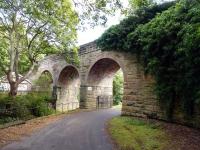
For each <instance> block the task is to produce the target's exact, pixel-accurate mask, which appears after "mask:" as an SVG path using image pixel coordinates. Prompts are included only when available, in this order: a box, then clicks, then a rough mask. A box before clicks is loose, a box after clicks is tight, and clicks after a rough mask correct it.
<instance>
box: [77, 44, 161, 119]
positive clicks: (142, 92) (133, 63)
mask: <svg viewBox="0 0 200 150" xmlns="http://www.w3.org/2000/svg"><path fill="white" fill-rule="evenodd" d="M103 59H110V60H113V61H114V62H115V63H113V67H112V66H109V65H108V64H106V63H104V64H105V65H104V66H103V65H102V66H101V65H97V66H101V67H105V68H107V67H109V69H110V70H111V73H109V74H107V75H111V76H113V75H114V74H115V73H116V71H117V70H118V69H120V68H121V69H122V71H123V74H124V96H123V101H122V104H123V107H122V114H123V115H132V116H138V117H154V118H162V112H161V111H160V108H159V105H158V101H157V99H156V96H155V94H154V93H153V92H152V91H153V88H152V86H153V79H152V78H150V77H145V76H144V72H143V68H142V67H141V65H140V64H139V62H138V61H137V59H136V56H134V55H132V54H129V53H121V52H120V53H119V52H115V51H104V52H102V51H100V50H99V49H97V48H96V45H95V43H89V44H86V45H83V46H82V47H81V48H80V62H81V63H80V64H81V66H80V73H81V101H80V103H81V107H82V108H94V107H96V99H97V96H98V95H100V93H101V95H106V94H107V93H104V91H105V92H106V91H108V93H109V94H111V95H112V79H108V80H110V82H109V81H106V82H105V83H107V84H108V85H109V86H108V85H106V86H105V87H109V88H108V89H107V90H102V89H101V87H104V84H100V86H94V85H95V84H94V82H96V81H95V79H94V80H92V81H93V82H92V84H91V78H90V77H91V76H90V74H91V72H93V71H92V69H94V66H95V65H96V64H97V63H98V62H100V61H102V60H103ZM110 63H111V61H110ZM102 64H103V63H102ZM116 64H118V66H119V67H118V68H117V69H116ZM98 69H99V70H100V71H98ZM96 70H97V71H96V73H97V75H96V76H92V77H95V78H96V80H102V79H101V78H98V75H99V74H101V73H100V72H101V71H105V72H106V71H107V70H106V69H104V68H103V69H102V68H96ZM112 71H113V72H112ZM107 72H108V71H107ZM93 74H95V71H94V72H93ZM110 78H112V77H110ZM105 79H106V76H105Z"/></svg>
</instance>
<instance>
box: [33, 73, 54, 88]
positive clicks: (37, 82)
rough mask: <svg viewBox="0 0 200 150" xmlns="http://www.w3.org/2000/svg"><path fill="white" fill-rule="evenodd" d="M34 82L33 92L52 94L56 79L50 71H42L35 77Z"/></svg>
mask: <svg viewBox="0 0 200 150" xmlns="http://www.w3.org/2000/svg"><path fill="white" fill-rule="evenodd" d="M32 81H33V86H32V90H33V91H40V92H47V91H49V92H52V91H53V84H54V77H53V73H52V72H51V71H50V70H47V69H46V70H40V72H38V73H37V76H35V78H34V80H33V79H32Z"/></svg>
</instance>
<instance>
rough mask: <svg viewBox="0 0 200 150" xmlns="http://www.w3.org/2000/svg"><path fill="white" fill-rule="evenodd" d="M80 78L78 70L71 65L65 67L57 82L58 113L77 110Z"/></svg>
mask: <svg viewBox="0 0 200 150" xmlns="http://www.w3.org/2000/svg"><path fill="white" fill-rule="evenodd" d="M79 90H80V78H79V72H78V69H77V68H76V67H74V66H72V65H67V66H65V67H64V68H63V69H62V70H61V72H60V74H59V77H58V81H57V101H56V109H57V110H58V111H68V110H73V109H76V108H79Z"/></svg>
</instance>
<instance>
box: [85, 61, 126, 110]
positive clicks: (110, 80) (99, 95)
mask: <svg viewBox="0 0 200 150" xmlns="http://www.w3.org/2000/svg"><path fill="white" fill-rule="evenodd" d="M123 81H124V76H123V71H122V68H121V67H120V65H119V63H118V62H116V61H115V60H113V59H110V58H103V59H100V60H98V61H97V62H96V63H95V64H94V65H93V66H92V67H91V69H90V71H89V74H88V76H87V84H88V85H87V87H88V88H89V90H88V89H87V100H88V101H93V105H94V106H95V105H96V107H97V108H109V107H112V106H113V104H118V103H117V102H116V101H118V102H120V101H121V100H122V96H123ZM119 90H120V91H119ZM90 105H91V104H90Z"/></svg>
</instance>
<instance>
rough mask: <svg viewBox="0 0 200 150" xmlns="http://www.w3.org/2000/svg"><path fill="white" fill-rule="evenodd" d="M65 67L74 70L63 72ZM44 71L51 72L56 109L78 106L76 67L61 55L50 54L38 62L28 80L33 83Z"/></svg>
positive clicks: (78, 82) (65, 109)
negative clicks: (55, 95)
mask: <svg viewBox="0 0 200 150" xmlns="http://www.w3.org/2000/svg"><path fill="white" fill-rule="evenodd" d="M66 68H73V69H74V70H75V71H74V70H73V69H69V70H67V71H66V72H65V70H66ZM72 70H73V71H72ZM44 71H48V72H49V73H50V74H51V76H52V78H53V87H56V88H54V89H55V90H56V93H57V101H56V109H57V110H58V111H67V110H73V109H76V108H79V100H78V98H79V87H80V80H79V73H78V72H79V71H78V68H76V67H75V66H73V65H71V64H68V63H67V62H66V60H65V57H64V56H62V55H50V56H47V57H45V59H43V60H42V61H40V62H39V65H38V68H37V69H36V70H35V72H34V73H33V74H32V75H31V76H30V77H29V80H30V81H31V82H32V83H34V81H35V80H37V79H38V78H39V77H40V76H41V74H42V73H43V72H44ZM63 72H64V73H63ZM70 73H71V74H70ZM52 91H53V89H52Z"/></svg>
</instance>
